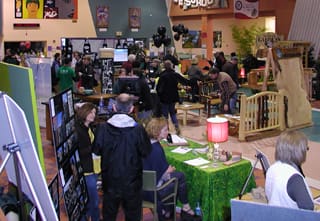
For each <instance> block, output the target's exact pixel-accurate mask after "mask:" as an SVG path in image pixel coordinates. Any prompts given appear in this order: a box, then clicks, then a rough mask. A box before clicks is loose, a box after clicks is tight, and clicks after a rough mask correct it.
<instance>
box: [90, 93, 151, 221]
mask: <svg viewBox="0 0 320 221" xmlns="http://www.w3.org/2000/svg"><path fill="white" fill-rule="evenodd" d="M113 108H114V111H115V112H116V114H115V115H113V116H112V117H111V118H110V119H109V120H108V121H107V123H105V124H102V125H100V126H98V127H97V131H96V134H95V141H94V152H95V153H96V154H98V155H101V174H102V188H103V220H108V221H115V220H116V217H117V213H118V209H119V206H120V203H122V207H123V209H124V213H125V215H126V220H127V221H140V220H141V205H142V168H143V167H142V158H143V157H145V156H147V155H148V154H149V153H150V151H151V148H152V147H151V143H150V140H149V138H148V135H147V133H146V131H145V129H144V128H143V127H142V126H141V125H140V124H138V123H137V122H136V121H135V120H134V119H133V118H132V117H131V116H129V115H128V114H130V113H132V111H133V100H132V99H131V97H130V95H128V94H120V95H119V96H118V97H117V98H116V103H115V104H114V107H113Z"/></svg>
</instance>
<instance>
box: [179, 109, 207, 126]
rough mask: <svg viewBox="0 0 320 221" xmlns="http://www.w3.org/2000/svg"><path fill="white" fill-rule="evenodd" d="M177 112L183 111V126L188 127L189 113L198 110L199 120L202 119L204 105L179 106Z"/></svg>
mask: <svg viewBox="0 0 320 221" xmlns="http://www.w3.org/2000/svg"><path fill="white" fill-rule="evenodd" d="M176 109H177V110H181V111H183V121H182V124H183V126H185V125H187V114H188V111H191V110H198V111H199V120H200V119H201V118H200V116H201V112H200V111H201V110H202V109H204V105H203V104H200V103H183V104H177V105H176Z"/></svg>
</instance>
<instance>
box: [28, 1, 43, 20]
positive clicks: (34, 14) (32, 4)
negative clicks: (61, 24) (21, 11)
mask: <svg viewBox="0 0 320 221" xmlns="http://www.w3.org/2000/svg"><path fill="white" fill-rule="evenodd" d="M26 8H27V18H39V17H38V11H39V8H40V2H39V0H27V1H26Z"/></svg>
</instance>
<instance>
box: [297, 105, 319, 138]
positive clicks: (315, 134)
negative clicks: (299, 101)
mask: <svg viewBox="0 0 320 221" xmlns="http://www.w3.org/2000/svg"><path fill="white" fill-rule="evenodd" d="M312 122H313V125H312V126H311V127H306V128H302V129H300V131H301V132H303V133H304V134H305V135H306V136H307V137H308V139H309V140H311V141H314V142H318V143H320V136H319V135H320V110H318V109H313V110H312Z"/></svg>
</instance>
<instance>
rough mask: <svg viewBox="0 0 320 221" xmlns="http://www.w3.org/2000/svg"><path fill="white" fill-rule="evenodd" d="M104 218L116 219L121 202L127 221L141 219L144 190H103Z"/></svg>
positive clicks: (138, 220)
mask: <svg viewBox="0 0 320 221" xmlns="http://www.w3.org/2000/svg"><path fill="white" fill-rule="evenodd" d="M103 191H104V194H103V220H104V221H116V218H117V214H118V210H119V207H120V203H121V204H122V208H123V211H124V214H125V218H126V221H141V207H142V191H130V190H128V191H119V190H114V189H112V190H103Z"/></svg>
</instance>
